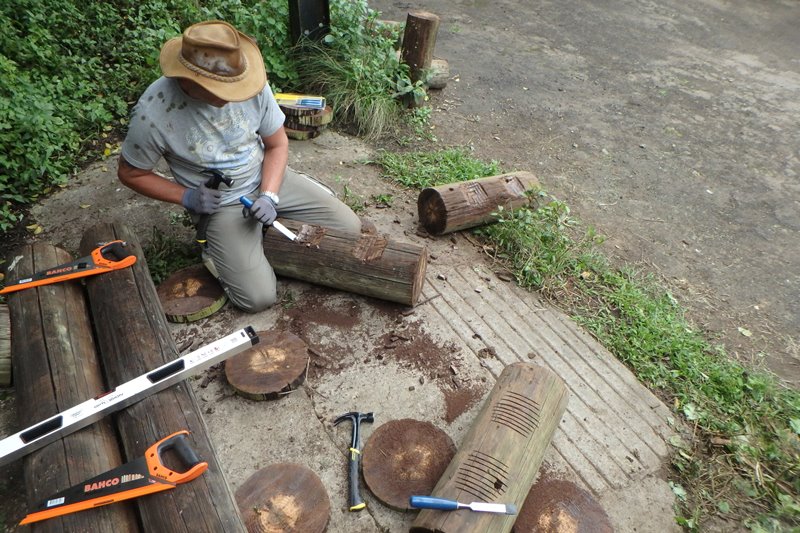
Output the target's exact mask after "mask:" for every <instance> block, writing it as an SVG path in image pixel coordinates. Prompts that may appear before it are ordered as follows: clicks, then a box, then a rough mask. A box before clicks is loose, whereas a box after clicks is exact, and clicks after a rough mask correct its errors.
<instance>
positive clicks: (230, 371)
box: [225, 331, 310, 400]
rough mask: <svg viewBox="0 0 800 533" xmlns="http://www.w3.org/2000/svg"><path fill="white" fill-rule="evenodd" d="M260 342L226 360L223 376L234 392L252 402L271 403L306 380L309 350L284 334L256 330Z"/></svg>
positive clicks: (293, 336) (298, 339)
mask: <svg viewBox="0 0 800 533" xmlns="http://www.w3.org/2000/svg"><path fill="white" fill-rule="evenodd" d="M256 334H257V335H258V338H259V339H261V342H259V343H258V344H256V345H255V346H253V347H252V348H250V349H249V350H247V351H245V352H242V353H240V354H237V355H234V356H233V357H231V358H230V359H228V360H227V361H225V377H226V378H227V379H228V383H229V384H230V385H231V387H233V388H234V389H235V390H236V392H237V393H239V394H240V395H242V396H244V397H245V398H249V399H251V400H274V399H277V398H279V397H281V396H283V395H284V394H287V393H289V392H291V391H293V390H295V389H296V388H297V387H298V386H299V385H300V384H302V383H303V381H304V380H305V378H306V370H308V362H309V359H310V358H309V355H308V347H307V346H306V343H305V342H303V340H302V339H301V338H300V337H298V336H297V335H293V334H291V333H289V332H285V331H258V332H256Z"/></svg>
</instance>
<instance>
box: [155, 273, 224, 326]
mask: <svg viewBox="0 0 800 533" xmlns="http://www.w3.org/2000/svg"><path fill="white" fill-rule="evenodd" d="M156 292H157V293H158V299H159V300H160V301H161V306H162V307H163V308H164V314H165V315H166V317H167V320H169V321H170V322H177V323H184V322H194V321H196V320H200V319H201V318H206V317H209V316H211V315H213V314H214V313H216V312H217V311H219V310H220V309H222V306H223V305H225V302H227V301H228V296H227V295H226V294H225V291H224V290H222V285H220V284H219V281H217V279H216V278H215V277H214V276H212V275H211V273H210V272H209V271H208V269H207V268H206V267H205V265H203V264H199V265H192V266H188V267H186V268H182V269H180V270H178V271H177V272H174V273H173V274H172V275H170V276H169V277H168V278H167V279H165V280H164V281H162V282H161V283H160V284H159V286H158V288H157V289H156Z"/></svg>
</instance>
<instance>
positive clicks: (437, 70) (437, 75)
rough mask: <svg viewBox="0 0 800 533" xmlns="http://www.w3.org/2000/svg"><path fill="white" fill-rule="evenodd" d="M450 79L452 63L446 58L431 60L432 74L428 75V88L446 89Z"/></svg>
mask: <svg viewBox="0 0 800 533" xmlns="http://www.w3.org/2000/svg"><path fill="white" fill-rule="evenodd" d="M449 80H450V64H449V63H448V62H447V60H446V59H433V60H432V61H431V71H430V76H428V82H427V84H426V85H427V86H428V89H437V90H438V89H444V88H445V87H447V82H448V81H449Z"/></svg>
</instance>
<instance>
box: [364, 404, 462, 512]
mask: <svg viewBox="0 0 800 533" xmlns="http://www.w3.org/2000/svg"><path fill="white" fill-rule="evenodd" d="M455 453H456V447H455V444H453V441H452V440H451V439H450V437H448V436H447V433H445V432H444V431H442V430H441V429H439V428H437V427H436V426H434V425H433V424H431V423H430V422H422V421H420V420H411V419H409V418H404V419H402V420H391V421H389V422H387V423H385V424H382V425H381V426H379V427H378V429H376V430H375V431H374V432H373V433H372V435H370V437H369V440H368V441H367V444H366V445H365V446H364V452H363V454H362V457H363V459H362V466H361V470H362V472H363V473H364V482H365V483H366V484H367V487H368V488H369V490H370V492H372V494H373V495H375V497H376V498H377V499H379V500H380V501H381V502H382V503H384V504H385V505H387V506H389V507H391V508H392V509H397V510H399V511H405V510H407V509H410V507H409V506H408V498H409V497H410V496H412V495H414V494H423V495H425V494H431V491H432V490H433V487H434V485H436V482H437V481H439V478H441V477H442V474H443V473H444V471H445V468H447V465H448V464H449V463H450V461H451V460H452V459H453V456H454V455H455Z"/></svg>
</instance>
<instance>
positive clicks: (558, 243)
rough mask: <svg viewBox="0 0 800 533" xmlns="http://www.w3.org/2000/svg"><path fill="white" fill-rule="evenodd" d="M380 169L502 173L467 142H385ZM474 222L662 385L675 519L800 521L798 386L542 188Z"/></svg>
mask: <svg viewBox="0 0 800 533" xmlns="http://www.w3.org/2000/svg"><path fill="white" fill-rule="evenodd" d="M374 163H377V164H378V165H381V166H382V167H383V170H384V175H385V177H386V178H388V179H391V180H393V181H395V182H397V183H400V184H402V185H405V186H407V187H413V188H422V187H427V186H432V185H441V184H445V183H453V182H457V181H464V180H468V179H474V178H480V177H486V176H489V175H493V174H498V173H500V172H499V170H498V168H497V164H496V163H494V162H489V163H486V162H482V161H479V160H476V159H474V158H472V157H471V156H470V154H469V151H468V150H466V149H462V148H453V149H445V150H440V151H438V152H433V153H430V152H410V153H405V154H396V153H388V152H384V153H382V154H380V155H379V157H377V158H376V160H375V161H374ZM497 216H498V222H497V223H496V224H492V225H489V226H485V227H483V228H480V229H478V230H476V231H475V233H476V234H477V235H478V236H480V237H481V238H482V239H484V240H485V241H486V245H487V247H488V249H490V250H492V257H493V258H494V259H495V260H496V261H499V262H501V263H502V264H504V265H505V266H506V267H507V268H508V269H509V270H510V271H512V272H513V273H514V275H515V276H516V279H517V282H518V283H519V284H520V285H522V286H523V287H527V288H529V289H531V290H537V291H540V292H541V294H543V295H544V296H545V297H547V298H549V299H550V300H551V301H553V302H554V303H556V304H557V305H559V306H560V307H562V308H563V309H565V310H566V311H567V312H568V313H570V314H571V315H572V316H573V318H574V319H575V320H576V321H577V322H578V323H580V324H582V325H583V326H585V327H586V328H587V329H588V330H589V331H591V332H592V334H593V335H595V336H596V337H597V338H598V339H599V340H600V341H601V342H602V343H603V344H604V345H605V346H606V347H607V348H608V349H609V351H611V352H612V353H613V354H614V355H615V356H616V357H617V358H619V359H620V360H621V361H623V362H624V363H625V364H626V365H628V366H629V367H630V368H631V370H632V371H633V372H634V373H635V374H636V375H637V376H638V378H639V379H640V380H641V381H642V382H643V383H645V384H646V385H647V386H648V387H650V388H651V389H652V390H653V391H655V392H656V393H657V394H659V395H660V396H661V397H662V398H663V399H664V400H665V401H666V402H667V403H668V404H669V405H670V406H671V407H672V409H673V411H674V413H675V416H676V417H681V418H682V419H683V420H684V421H685V422H686V423H687V424H688V426H689V427H690V428H692V434H691V435H689V436H687V437H686V438H685V439H684V438H682V437H680V436H679V435H678V434H676V435H675V436H674V437H673V438H672V439H671V442H670V443H671V444H672V446H673V447H674V454H673V457H672V466H673V469H672V475H671V477H672V480H671V482H670V483H671V487H672V489H673V492H674V493H675V495H676V496H677V499H678V502H679V506H680V508H679V509H678V513H679V515H678V519H677V520H678V522H679V524H681V525H683V526H684V527H686V528H688V529H691V530H697V529H700V528H702V526H703V525H705V524H708V523H709V521H710V520H712V519H718V520H723V521H730V520H733V521H736V522H739V523H740V524H742V525H744V526H746V527H749V528H751V529H752V530H754V531H780V530H789V529H792V528H796V527H799V526H800V504H799V503H798V501H800V500H798V498H799V497H800V438H799V437H798V436H799V435H800V393H798V391H796V390H794V389H789V388H786V387H784V386H782V385H781V383H780V382H779V381H778V380H777V379H776V378H775V377H774V376H772V375H771V374H768V373H765V372H763V371H760V370H757V369H753V368H750V367H748V366H745V365H743V364H741V363H739V362H737V361H734V360H732V359H731V358H729V357H728V356H727V354H726V353H725V350H724V348H722V347H721V346H718V345H715V344H714V343H713V342H711V341H710V340H708V339H706V338H705V337H704V335H703V333H702V332H701V331H699V330H697V329H696V328H695V327H694V326H693V325H692V324H691V323H689V321H688V320H687V319H686V318H685V313H684V309H683V307H682V306H681V304H680V302H678V301H677V300H676V298H675V297H674V296H673V295H672V294H671V292H670V290H669V288H668V287H667V286H666V284H665V283H663V282H662V280H659V279H657V278H656V277H654V276H652V275H648V274H646V273H644V272H642V271H639V270H637V269H635V268H633V267H631V266H622V267H617V266H615V265H612V264H611V263H610V262H609V260H608V259H607V258H606V257H605V256H604V255H603V253H602V250H601V245H602V242H603V238H602V236H600V235H597V234H596V233H595V232H594V231H593V230H592V229H591V228H585V227H583V226H582V224H581V223H580V222H579V221H578V220H577V219H575V218H574V217H573V216H572V215H571V213H570V210H569V206H567V205H566V204H565V203H563V202H561V201H559V200H557V199H555V198H552V197H551V196H549V195H548V194H547V193H545V192H544V191H534V192H532V194H531V205H530V207H524V208H521V209H517V210H514V211H506V210H503V209H499V210H498V212H497Z"/></svg>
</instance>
